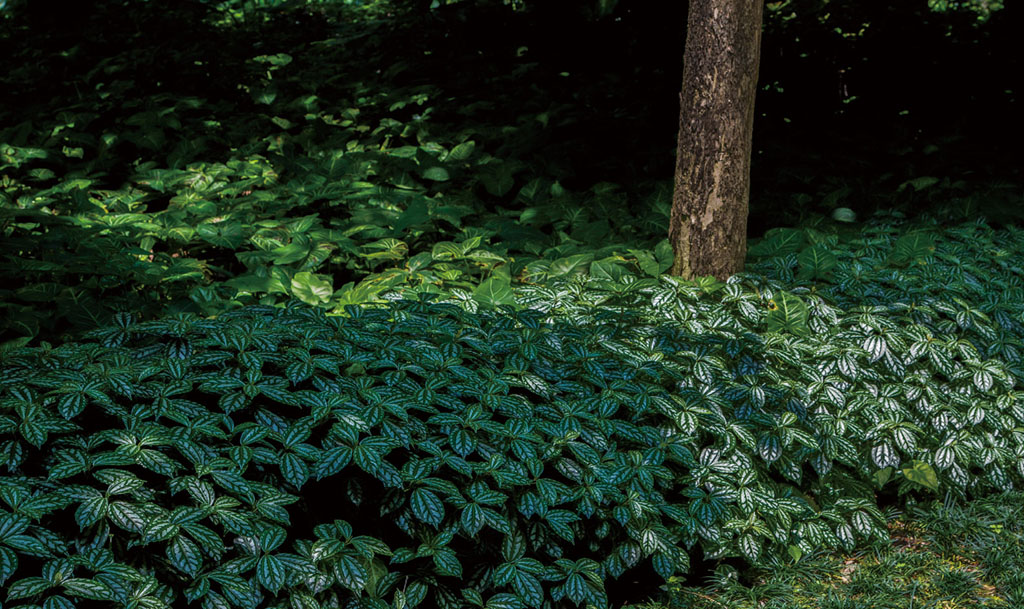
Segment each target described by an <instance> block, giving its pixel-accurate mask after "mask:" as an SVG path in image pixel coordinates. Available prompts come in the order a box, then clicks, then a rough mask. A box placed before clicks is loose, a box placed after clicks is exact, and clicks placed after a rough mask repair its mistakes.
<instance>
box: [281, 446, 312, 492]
mask: <svg viewBox="0 0 1024 609" xmlns="http://www.w3.org/2000/svg"><path fill="white" fill-rule="evenodd" d="M281 475H282V476H284V479H285V480H287V481H288V483H289V484H291V485H292V486H294V487H295V488H302V485H303V484H305V483H306V480H308V479H309V470H308V469H307V468H306V463H305V461H303V460H302V458H300V457H299V456H298V455H296V454H295V453H285V454H284V455H283V456H282V457H281Z"/></svg>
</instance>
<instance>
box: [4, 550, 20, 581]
mask: <svg viewBox="0 0 1024 609" xmlns="http://www.w3.org/2000/svg"><path fill="white" fill-rule="evenodd" d="M17 569H18V555H17V554H15V553H14V550H12V549H10V548H7V547H4V546H0V586H2V585H3V584H4V582H6V581H7V580H8V579H9V578H10V577H11V576H12V575H14V572H15V571H16V570H17Z"/></svg>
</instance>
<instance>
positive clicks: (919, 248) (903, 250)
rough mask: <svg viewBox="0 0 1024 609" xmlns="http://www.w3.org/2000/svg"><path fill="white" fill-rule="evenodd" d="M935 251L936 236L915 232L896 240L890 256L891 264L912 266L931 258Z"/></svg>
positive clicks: (924, 232)
mask: <svg viewBox="0 0 1024 609" xmlns="http://www.w3.org/2000/svg"><path fill="white" fill-rule="evenodd" d="M934 251H935V236H934V235H932V234H931V233H929V232H926V231H914V232H911V233H908V234H906V235H903V236H902V237H900V238H899V239H897V240H896V243H895V244H894V245H893V248H892V253H890V254H889V262H890V263H891V264H897V265H905V264H911V263H914V262H917V261H919V260H923V259H925V258H927V257H929V256H931V255H932V253H933V252H934Z"/></svg>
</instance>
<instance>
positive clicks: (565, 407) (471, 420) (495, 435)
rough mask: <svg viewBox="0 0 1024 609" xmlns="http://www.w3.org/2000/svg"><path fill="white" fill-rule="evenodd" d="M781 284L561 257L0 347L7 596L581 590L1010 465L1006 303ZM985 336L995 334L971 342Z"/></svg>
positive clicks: (242, 602)
mask: <svg viewBox="0 0 1024 609" xmlns="http://www.w3.org/2000/svg"><path fill="white" fill-rule="evenodd" d="M978 264H979V265H981V264H983V263H981V262H978ZM779 268H783V267H779ZM913 268H914V267H911V269H913ZM911 269H908V270H907V271H906V273H908V274H909V273H912V270H911ZM840 272H841V273H844V274H845V273H848V272H850V270H849V263H847V262H845V261H842V268H841V269H840ZM779 286H780V284H779V283H778V282H775V281H772V280H767V279H763V278H758V277H756V276H753V275H741V276H737V277H735V278H734V279H733V280H731V281H730V282H728V283H727V284H724V285H723V284H717V283H713V282H712V283H704V284H703V287H700V285H696V284H692V283H685V282H681V281H679V280H677V279H674V278H669V277H663V278H661V279H659V280H655V279H644V280H636V279H634V278H632V277H628V276H627V277H624V278H623V279H622V280H621V281H620V282H619V283H614V282H608V281H598V280H595V279H592V278H586V277H580V278H577V279H574V280H572V281H567V282H560V283H556V284H553V285H549V286H534V287H532V288H530V289H529V290H526V291H525V294H524V295H523V296H522V297H521V303H520V304H527V305H529V306H531V307H533V309H532V310H531V309H528V310H524V311H519V312H515V311H513V310H511V309H510V308H507V307H506V308H503V309H502V310H501V311H500V312H486V313H485V312H478V313H469V312H467V311H465V310H464V309H463V308H460V307H457V306H453V305H450V304H448V305H444V304H427V303H417V302H413V301H408V300H403V301H397V302H393V303H390V304H389V305H388V306H387V307H384V308H377V309H367V308H358V307H351V306H350V307H348V308H347V309H346V312H347V316H344V317H329V316H326V315H325V314H324V313H323V312H322V311H321V310H317V309H310V308H306V307H305V306H295V305H294V304H293V305H289V306H288V307H286V308H283V309H280V308H273V307H248V308H244V309H239V310H237V311H232V312H229V313H225V314H224V315H222V316H221V317H220V318H217V319H211V320H203V319H199V318H196V317H187V316H181V317H176V318H171V319H167V320H164V321H159V322H146V323H138V324H135V323H132V320H131V318H130V317H129V316H127V315H120V316H118V317H117V318H116V319H117V322H118V323H117V325H115V326H113V327H109V328H104V329H102V330H99V331H96V332H94V333H92V335H91V340H93V341H95V342H85V343H80V344H68V345H63V346H60V347H56V348H52V347H49V346H44V347H43V348H33V349H25V348H22V349H17V350H13V351H10V352H8V353H7V354H6V355H5V356H4V366H3V371H2V376H0V434H3V435H2V436H0V455H2V456H0V458H2V460H3V462H5V463H6V465H7V467H8V470H9V475H7V476H5V477H3V478H0V500H2V501H3V502H4V503H5V504H6V505H5V507H3V508H2V509H3V510H4V511H3V515H2V516H0V577H2V579H3V584H4V585H5V586H6V589H7V591H8V599H9V601H20V602H25V603H29V604H27V605H25V606H39V605H44V606H46V607H48V608H49V607H63V606H71V604H70V603H71V601H69V600H66V599H69V598H71V599H75V602H76V603H81V602H82V600H83V599H99V600H105V601H114V602H115V603H116V604H118V605H123V606H147V607H157V606H165V605H168V604H170V603H172V602H175V601H174V599H175V598H177V597H179V596H180V595H181V594H180V593H181V592H183V593H184V596H185V598H187V599H189V600H195V599H202V604H203V607H204V608H215V607H217V608H219V607H228V606H239V607H256V606H259V607H285V606H294V607H316V606H322V607H331V606H339V605H342V606H351V605H353V604H355V605H358V604H359V603H360V602H361V603H362V604H363V605H364V606H371V607H383V606H387V604H388V603H392V604H395V605H397V606H416V605H419V606H425V607H426V606H435V605H436V606H441V607H459V606H467V607H468V606H479V605H481V604H483V605H486V606H489V607H520V606H537V607H541V606H544V607H554V606H563V605H564V606H573V605H583V604H594V605H598V606H602V605H604V604H605V602H606V598H607V596H606V591H605V583H606V582H609V581H611V580H612V579H614V578H616V577H619V576H621V575H623V574H624V573H625V572H626V571H629V570H631V569H634V568H636V569H644V570H650V569H653V570H654V571H656V572H657V573H659V574H660V575H661V576H663V577H666V578H667V577H669V576H671V575H672V574H681V573H686V572H687V569H688V566H689V562H690V559H691V558H692V557H697V558H699V557H700V555H699V554H693V552H695V551H697V550H703V554H704V557H705V558H708V557H710V558H719V557H728V556H738V557H744V558H745V559H747V560H751V561H756V560H758V559H759V558H763V557H765V556H769V555H771V556H779V555H783V556H785V555H789V556H792V557H795V558H797V559H798V558H799V556H800V555H801V554H803V553H808V552H811V551H814V550H816V549H819V548H826V547H835V546H840V545H841V546H845V547H848V548H849V547H852V546H853V545H854V544H855V543H856V541H857V539H858V538H868V537H872V536H884V535H885V534H886V533H885V530H884V526H883V525H884V520H883V517H882V513H881V511H880V510H879V507H878V503H877V499H876V496H875V490H876V489H877V488H879V487H882V486H883V485H885V484H886V483H887V481H889V480H890V479H896V480H898V481H899V485H898V486H899V490H900V492H901V494H903V493H905V492H911V493H912V494H919V493H929V492H932V491H934V490H938V491H939V492H941V493H946V492H949V493H952V494H953V495H954V496H956V495H960V496H963V495H965V494H968V493H970V494H982V493H985V492H987V491H988V490H990V489H1004V488H1010V487H1012V486H1013V484H1014V482H1017V483H1019V481H1020V479H1021V474H1022V473H1024V472H1021V469H1022V465H1021V464H1022V462H1024V441H1022V434H1021V433H1020V429H1022V428H1024V411H1022V407H1021V405H1020V399H1019V398H1020V392H1018V391H1016V390H1015V384H1016V381H1017V379H1016V378H1015V375H1016V374H1017V370H1018V369H1019V368H1017V367H1016V366H1017V364H1015V363H1013V362H1011V363H1010V364H1011V365H1010V366H1009V367H1008V364H1007V363H1005V362H1004V361H1003V359H1002V358H1005V359H1006V360H1007V361H1009V360H1011V359H1012V357H1011V356H1012V354H1013V353H1015V351H1014V350H1013V349H1014V348H1013V347H1012V344H1014V341H1016V343H1015V344H1019V336H1020V324H1019V322H1018V321H1015V318H1009V317H1007V318H1004V317H1003V316H999V315H997V316H996V318H997V321H996V322H992V321H990V320H988V319H987V318H985V317H981V316H978V315H977V314H976V313H971V311H974V309H972V308H971V307H970V306H969V303H966V302H965V304H964V305H963V312H962V313H961V311H960V310H956V309H950V308H949V307H948V306H944V305H941V304H940V303H939V302H938V301H937V299H935V298H929V297H926V296H922V297H921V299H922V300H921V302H920V303H917V304H911V305H909V306H903V305H902V304H901V303H900V302H898V301H894V302H893V305H892V306H889V307H884V306H870V307H861V308H853V307H851V308H850V310H849V311H848V312H847V311H843V310H842V309H839V308H838V307H836V306H834V305H833V304H830V303H829V302H827V301H826V300H825V299H823V298H822V297H820V296H816V295H813V294H809V293H806V291H805V290H799V289H798V290H795V291H804V292H805V293H804V295H803V296H802V299H801V298H798V297H797V296H794V295H792V294H789V295H787V294H786V293H784V292H782V291H781V289H780V287H779ZM842 289H843V288H836V290H839V293H841V292H842ZM1006 293H1007V294H1009V295H1010V296H1012V295H1013V294H1015V292H1013V291H1012V290H1008V291H1007V292H1006ZM862 298H863V297H862ZM804 300H806V304H804ZM780 302H782V303H787V302H788V304H785V306H779V303H780ZM996 304H998V303H996ZM1007 306H1009V307H1010V310H1013V311H1016V310H1017V309H1019V303H1018V304H1017V305H1012V304H1008V305H1007ZM1014 306H1016V307H1017V309H1013V308H1012V307H1014ZM794 312H795V313H794ZM791 314H793V315H796V320H795V321H794V319H793V318H792V316H791ZM556 319H557V320H558V321H557V322H556V321H555V320H556ZM972 320H973V321H972ZM950 323H954V324H958V325H954V326H950ZM766 327H767V328H768V329H769V330H771V329H772V328H773V327H774V328H775V330H777V331H769V332H767V333H766V332H765V328H766ZM780 332H781V333H780ZM792 332H796V334H799V336H798V335H796V334H793V333H792ZM990 332H997V334H998V336H1000V337H1001V343H1000V344H1001V345H1004V347H1003V348H1000V349H994V348H989V349H988V350H987V351H986V352H985V353H987V355H986V356H985V357H983V356H982V355H981V352H979V349H978V347H977V346H976V343H979V342H982V341H983V340H984V337H985V336H986V335H987V334H988V333H990ZM652 592H653V590H644V591H638V594H639V595H641V596H647V595H649V594H650V593H652ZM21 599H24V600H21ZM385 599H386V600H385Z"/></svg>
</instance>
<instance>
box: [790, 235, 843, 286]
mask: <svg viewBox="0 0 1024 609" xmlns="http://www.w3.org/2000/svg"><path fill="white" fill-rule="evenodd" d="M796 260H797V263H798V264H799V265H800V271H799V272H798V273H797V277H798V278H800V279H825V278H826V277H828V275H829V273H831V271H832V269H834V268H835V267H836V265H838V264H839V260H838V259H837V258H836V257H835V255H834V254H833V253H832V252H831V251H830V250H829V249H828V248H827V247H825V246H824V245H820V244H819V245H814V246H811V247H808V248H804V250H803V251H802V252H800V254H799V255H798V256H797V258H796Z"/></svg>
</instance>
